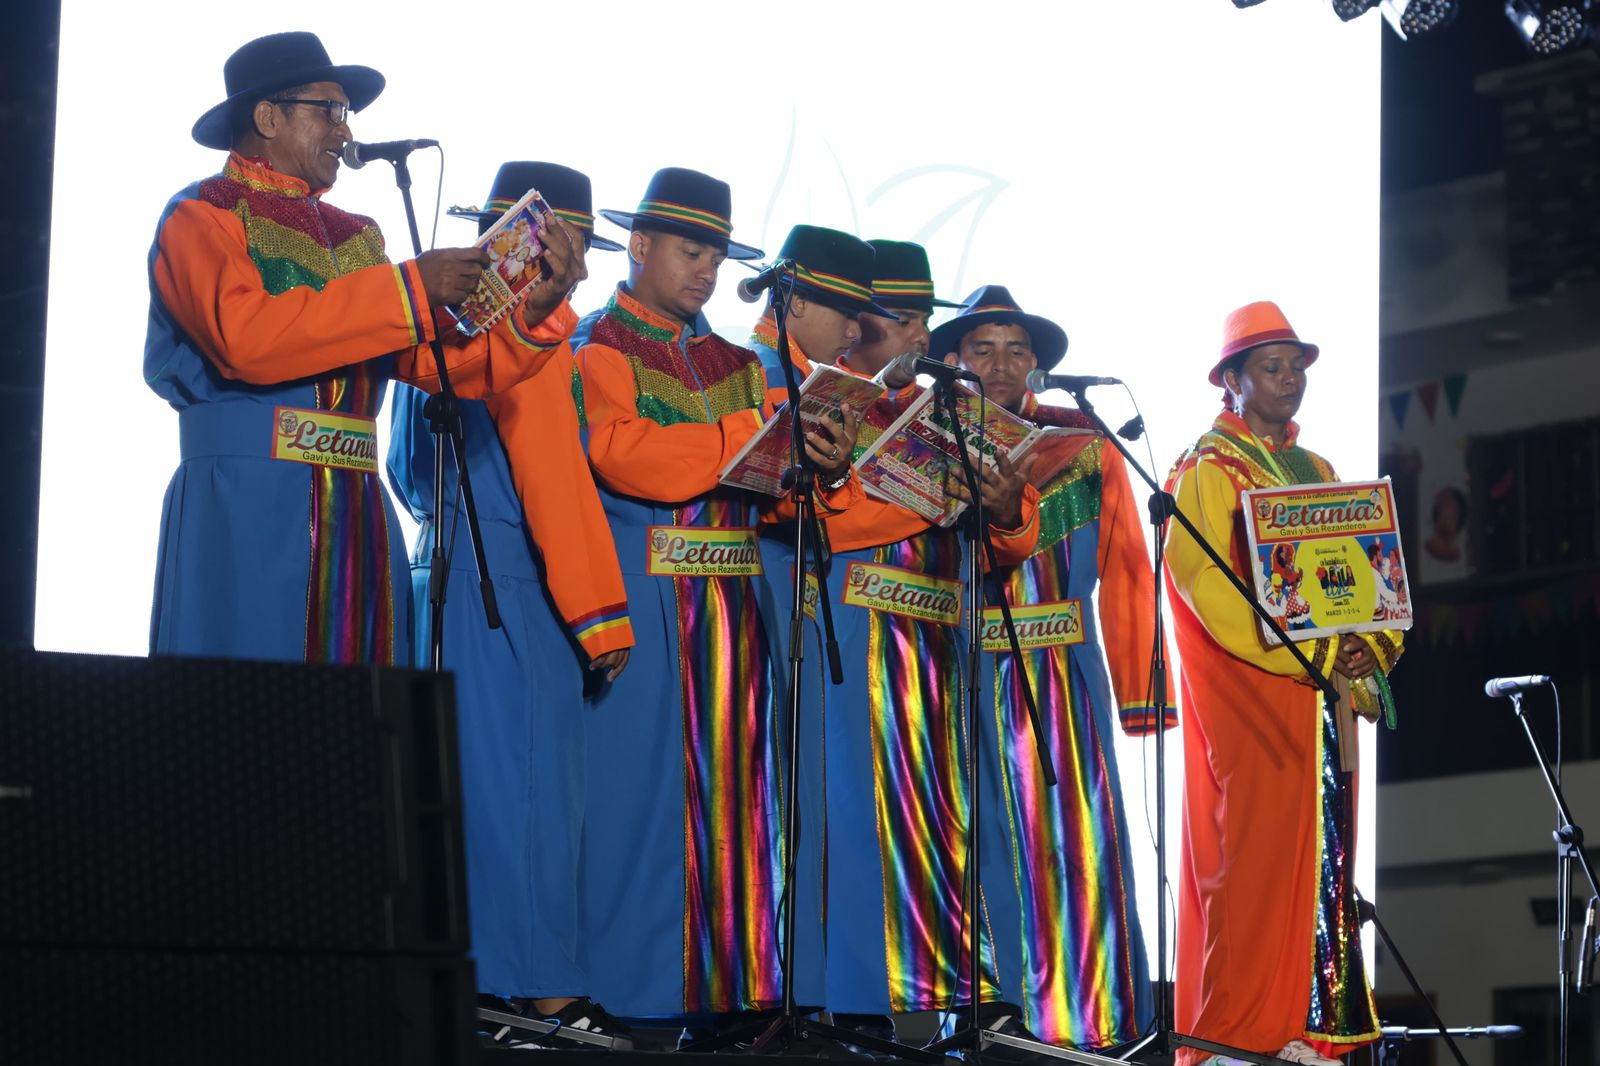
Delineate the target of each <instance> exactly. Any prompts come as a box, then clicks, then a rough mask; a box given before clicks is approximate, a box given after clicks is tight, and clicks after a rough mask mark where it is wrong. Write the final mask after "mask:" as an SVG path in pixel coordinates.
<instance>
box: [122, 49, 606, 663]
mask: <svg viewBox="0 0 1600 1066" xmlns="http://www.w3.org/2000/svg"><path fill="white" fill-rule="evenodd" d="M223 74H224V81H225V82H226V85H227V94H228V95H227V98H226V99H225V100H223V101H222V102H221V103H219V104H217V105H215V106H214V107H212V108H210V109H209V110H208V111H206V112H205V114H203V115H202V116H201V117H200V119H199V120H198V121H197V122H196V123H195V125H194V130H193V135H194V139H195V140H196V141H198V142H199V143H200V144H202V145H204V146H206V147H208V148H215V149H218V150H220V151H225V152H227V153H228V154H227V158H226V160H225V162H224V164H223V168H222V171H221V173H219V174H217V175H215V176H214V177H210V178H207V179H205V180H203V181H199V182H196V183H195V184H193V185H190V186H189V187H188V188H187V189H185V190H183V191H182V192H180V193H178V194H177V195H176V196H175V197H173V199H172V200H171V202H169V203H168V205H167V207H166V209H165V210H164V211H163V212H162V216H161V222H160V225H159V226H158V228H157V232H156V238H155V243H154V245H153V247H152V248H151V251H150V259H149V263H150V322H149V329H148V333H147V336H146V341H145V355H144V365H145V380H146V382H147V383H148V384H149V385H150V387H151V389H152V390H154V391H155V393H156V394H157V395H158V396H160V397H162V398H163V399H165V400H167V401H168V402H169V403H170V404H172V406H173V407H174V408H175V409H176V410H177V411H178V426H179V439H180V442H181V448H182V462H181V464H180V465H179V467H178V470H177V472H176V473H175V474H174V475H173V478H172V482H171V484H170V486H169V488H168V491H167V497H166V501H165V504H164V507H163V513H162V519H161V545H160V559H159V562H158V566H157V575H156V592H155V600H154V605H153V607H152V611H151V626H150V649H151V651H152V652H153V653H158V654H188V655H215V656H227V657H234V658H248V659H277V660H296V661H306V662H342V663H376V664H394V663H406V662H409V661H410V660H411V654H410V636H411V626H410V615H409V611H410V598H409V597H408V596H407V595H406V594H405V590H406V589H407V588H408V587H409V582H408V580H407V575H406V565H405V557H404V555H403V553H402V551H401V546H402V543H403V542H402V540H401V537H400V533H399V528H398V526H397V524H396V519H395V516H394V514H393V508H392V507H391V506H390V504H389V502H388V499H387V498H386V496H385V494H384V491H383V486H382V485H381V484H379V482H378V477H377V466H378V457H377V448H376V427H375V423H374V417H375V416H376V414H377V412H378V408H379V406H380V405H381V404H382V402H383V396H384V392H385V390H386V388H387V386H388V382H389V381H390V380H391V379H393V378H400V379H403V380H406V381H410V382H412V383H413V384H416V385H418V386H419V387H422V388H425V389H426V388H431V387H434V386H435V384H436V380H437V378H436V375H437V368H436V367H435V365H434V356H433V352H432V350H431V347H430V344H429V342H430V341H432V340H434V338H436V337H441V336H444V337H445V338H446V343H445V345H444V352H445V358H446V360H447V361H448V363H449V365H450V371H451V379H452V382H453V383H454V384H455V386H456V388H457V389H458V390H459V391H460V392H461V393H462V394H463V395H467V396H481V395H486V394H489V393H492V392H495V391H496V390H499V389H504V388H508V387H510V386H511V385H513V384H515V383H516V382H517V381H518V380H520V379H522V378H524V377H527V376H528V375H529V374H531V373H533V372H535V371H536V370H538V368H539V367H541V366H542V365H544V363H545V362H546V361H547V360H549V359H550V358H551V357H552V356H553V355H555V354H556V353H557V352H559V351H561V350H562V349H564V348H565V346H566V344H567V337H568V335H569V334H570V333H571V332H572V328H573V326H574V324H575V323H576V321H577V317H576V316H575V315H574V314H573V312H572V309H571V307H570V306H568V304H567V303H566V293H567V290H568V289H570V288H571V287H572V286H573V284H575V283H576V282H577V281H578V280H580V279H581V278H582V277H583V276H584V264H583V245H582V242H581V241H580V240H579V239H577V238H576V237H575V236H574V235H573V233H572V231H571V229H570V228H569V227H568V226H567V225H566V223H564V222H562V221H561V220H560V219H557V218H554V217H546V218H544V219H543V220H542V222H541V224H540V237H541V240H542V241H543V243H544V245H545V249H546V252H545V258H546V263H547V265H548V267H549V276H548V277H547V278H546V279H545V280H544V281H542V282H541V283H539V284H538V285H536V286H534V287H533V288H532V290H531V292H530V295H529V296H528V297H527V300H526V302H525V303H524V304H523V305H522V308H521V310H520V312H519V313H517V314H514V315H511V316H509V317H508V318H507V319H506V320H505V321H504V322H502V323H501V324H500V325H499V326H497V327H496V328H495V329H494V330H492V331H489V332H487V333H484V334H481V335H479V336H477V337H475V338H472V339H471V340H467V339H465V338H462V337H460V336H459V334H455V335H453V336H451V335H446V334H445V333H444V332H443V331H441V329H440V327H439V325H438V324H437V323H436V322H435V318H434V315H435V311H436V309H440V308H442V307H443V306H444V305H446V304H450V303H455V302H457V301H459V300H461V299H462V298H464V297H465V296H467V295H468V294H469V293H470V292H471V291H472V290H473V288H474V287H475V285H476V282H477V278H478V275H479V274H480V273H481V271H482V269H483V266H484V264H485V262H486V256H485V255H484V253H483V252H482V251H480V250H478V249H472V248H445V249H438V250H436V251H432V252H425V253H423V254H422V255H420V256H418V257H417V258H416V259H412V260H407V261H405V262H403V263H399V264H394V263H391V262H390V260H389V258H388V256H387V254H386V253H385V250H384V240H383V235H382V234H381V233H379V232H378V228H377V226H376V225H375V224H374V223H373V222H372V220H371V219H367V218H363V217H361V216H359V215H352V214H349V213H347V212H345V211H341V210H339V209H338V208H336V207H333V206H331V205H329V204H327V203H324V202H323V195H324V194H325V193H326V192H327V191H328V189H329V188H330V187H331V186H332V185H333V183H334V181H335V180H336V179H337V177H338V171H339V160H340V150H341V149H342V148H343V146H344V145H345V144H346V142H348V141H349V140H350V126H349V124H348V117H349V112H351V111H356V110H360V109H362V108H365V107H366V106H367V105H368V104H370V103H372V102H373V100H375V99H376V98H377V97H378V94H379V93H380V92H382V90H383V87H384V79H383V75H381V74H379V73H378V72H377V71H375V70H373V69H371V68H370V67H362V66H349V65H344V66H339V65H335V64H334V63H333V62H332V61H331V60H330V59H329V58H328V53H327V51H326V50H325V49H324V48H323V46H322V42H321V41H319V40H318V39H317V37H316V36H315V35H314V34H310V33H280V34H274V35H272V36H269V37H262V38H259V39H257V40H254V41H251V42H249V43H248V44H245V45H244V46H242V47H241V48H239V49H238V50H237V51H235V52H234V53H233V55H232V56H231V57H230V58H229V59H228V61H227V63H226V64H225V66H224V70H223ZM449 333H450V334H454V331H453V330H452V331H449Z"/></svg>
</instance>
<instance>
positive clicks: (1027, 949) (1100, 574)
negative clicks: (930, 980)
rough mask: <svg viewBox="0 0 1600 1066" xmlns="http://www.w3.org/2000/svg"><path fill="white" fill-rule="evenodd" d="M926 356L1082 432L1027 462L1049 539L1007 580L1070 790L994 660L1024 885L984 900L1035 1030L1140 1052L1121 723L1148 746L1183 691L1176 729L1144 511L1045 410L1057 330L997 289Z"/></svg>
mask: <svg viewBox="0 0 1600 1066" xmlns="http://www.w3.org/2000/svg"><path fill="white" fill-rule="evenodd" d="M929 350H930V352H931V353H932V354H933V355H934V356H935V357H942V358H944V359H945V360H946V361H948V362H957V363H959V364H960V365H961V366H962V367H963V368H964V369H966V370H969V371H971V372H972V373H974V374H977V375H978V377H979V378H980V379H981V380H982V382H983V385H984V388H985V390H986V391H987V393H988V396H989V398H990V399H991V400H993V401H994V402H995V403H997V404H1000V405H1001V406H1003V407H1005V408H1006V409H1007V410H1009V411H1011V412H1013V413H1014V414H1018V415H1020V416H1022V417H1023V418H1026V419H1028V420H1029V421H1031V422H1035V423H1037V424H1039V425H1041V426H1057V427H1066V428H1069V429H1077V430H1082V431H1083V432H1080V433H1069V434H1064V435H1062V436H1059V437H1058V438H1056V439H1055V440H1053V441H1050V442H1048V443H1046V444H1045V445H1044V446H1043V447H1042V448H1041V449H1040V450H1039V451H1038V452H1035V453H1033V454H1032V455H1030V456H1029V459H1033V460H1034V461H1035V462H1034V465H1033V466H1031V467H1030V470H1031V471H1032V472H1036V473H1037V475H1038V476H1036V477H1034V478H1033V479H1032V480H1033V483H1034V484H1035V486H1036V487H1037V489H1038V491H1039V495H1040V499H1041V505H1040V506H1041V511H1042V514H1043V516H1044V517H1043V521H1042V523H1041V529H1040V533H1039V540H1038V542H1037V544H1035V546H1034V550H1033V551H1032V552H1030V553H1029V555H1028V557H1027V558H1026V559H1024V560H1022V561H1021V562H1020V563H1018V564H1017V565H1014V566H1006V567H1003V568H1001V569H1000V570H999V571H998V574H997V577H998V579H999V581H1000V582H1001V583H1002V585H1003V587H1004V588H1005V590H1006V596H1007V598H1008V600H1009V601H1010V603H1011V608H1012V611H1013V612H1014V613H1015V615H1016V619H1017V622H1018V625H1019V626H1021V625H1023V624H1024V623H1028V624H1030V625H1032V626H1033V628H1034V631H1035V633H1037V634H1038V635H1037V636H1034V637H1032V638H1030V640H1029V641H1028V642H1027V643H1026V644H1025V645H1024V648H1025V649H1026V650H1025V651H1024V653H1023V660H1022V661H1023V664H1024V666H1025V669H1026V670H1027V676H1028V680H1029V682H1030V683H1031V685H1032V687H1033V692H1034V696H1035V698H1036V700H1037V706H1038V710H1039V723H1040V727H1041V728H1042V729H1043V730H1044V734H1045V735H1044V741H1045V743H1046V744H1048V745H1049V749H1050V751H1051V752H1053V753H1054V754H1053V756H1052V757H1053V758H1054V760H1055V769H1056V771H1057V776H1058V777H1059V779H1060V780H1059V784H1058V785H1057V786H1056V787H1054V788H1047V787H1045V784H1044V781H1043V777H1042V773H1043V771H1042V770H1041V769H1040V765H1039V761H1038V760H1037V759H1036V758H1035V757H1034V755H1033V751H1032V743H1031V741H1032V732H1031V727H1030V725H1029V724H1028V716H1027V707H1026V705H1025V703H1024V697H1023V694H1022V688H1021V681H1020V679H1019V675H1018V672H1017V668H1016V664H1015V663H1014V662H1010V661H1008V660H1007V658H1006V657H1005V656H993V657H985V661H986V663H987V664H988V665H986V666H985V672H986V673H987V675H988V676H987V677H986V678H985V690H986V691H988V690H990V689H992V690H993V691H994V694H995V695H994V707H995V710H996V714H997V715H998V718H999V721H1000V727H1001V729H1002V730H1003V732H1004V733H1005V735H1006V736H1007V737H1008V740H1007V742H1006V744H1004V745H1003V746H1002V747H1003V754H1004V764H1003V770H1002V771H1001V772H1002V773H1003V774H1004V778H1003V780H1004V782H1005V788H1004V789H1003V790H1002V796H1003V801H1002V802H1003V808H1002V810H1003V817H1002V818H1001V819H1000V823H999V824H1000V825H1001V826H1002V827H1003V828H1002V832H1003V833H1004V836H1003V838H1002V839H1003V840H1004V841H1005V843H1006V844H1008V845H1009V847H1007V848H1004V849H1001V848H996V849H994V850H996V851H1000V850H1005V851H1008V852H1009V853H1010V854H1012V855H1013V856H1014V863H1013V866H1014V868H1015V869H1016V870H1017V871H1019V872H1020V876H1016V877H1002V878H998V879H992V880H990V881H989V882H988V883H986V884H985V886H984V888H985V898H986V900H987V901H988V903H989V906H990V907H991V908H993V911H994V914H995V916H996V921H995V923H994V936H995V940H996V954H997V956H998V957H1000V958H1002V959H1012V960H1016V964H1015V966H1013V967H1012V968H1011V971H1010V974H1008V981H1007V988H1006V993H1007V995H1009V996H1012V997H1015V999H1016V1001H1017V1003H1018V1004H1019V1005H1020V1006H1021V1008H1022V1013H1021V1016H1022V1017H1025V1018H1026V1019H1027V1022H1028V1026H1029V1028H1031V1029H1032V1030H1033V1032H1035V1033H1037V1034H1038V1036H1039V1037H1040V1038H1041V1039H1043V1040H1045V1041H1046V1042H1048V1043H1051V1044H1060V1045H1068V1046H1076V1047H1085V1048H1106V1047H1110V1046H1112V1045H1116V1044H1122V1043H1126V1042H1129V1041H1132V1040H1134V1039H1136V1038H1137V1037H1138V1035H1139V1034H1140V1033H1141V1032H1143V1031H1144V1027H1145V1026H1146V1025H1147V1024H1148V1023H1149V1021H1150V1018H1151V1014H1152V1010H1153V1008H1152V1006H1151V998H1150V982H1149V974H1148V972H1147V968H1146V961H1145V951H1144V939H1143V932H1142V930H1141V928H1140V925H1139V915H1138V913H1137V910H1136V908H1135V907H1134V900H1135V898H1136V893H1135V884H1134V876H1133V863H1132V862H1130V861H1129V855H1130V840H1129V837H1128V825H1127V817H1126V812H1125V811H1124V809H1123V802H1122V790H1121V787H1120V785H1119V784H1118V767H1117V753H1116V747H1115V744H1114V738H1115V735H1116V731H1117V727H1118V726H1120V727H1121V729H1122V731H1123V732H1125V733H1128V734H1131V735H1134V736H1139V735H1144V734H1147V733H1150V732H1152V731H1154V730H1155V729H1156V728H1157V726H1158V725H1160V726H1161V727H1163V728H1170V727H1171V726H1173V725H1175V724H1176V723H1177V719H1176V717H1175V716H1174V715H1173V714H1172V712H1171V710H1170V708H1171V707H1172V698H1171V695H1170V692H1169V694H1168V695H1167V700H1166V706H1167V708H1168V712H1167V716H1166V718H1165V720H1164V721H1163V722H1160V723H1158V722H1157V720H1156V715H1155V713H1154V711H1153V708H1152V706H1151V704H1152V700H1151V695H1152V691H1151V686H1150V670H1149V666H1150V648H1151V645H1152V644H1153V643H1154V640H1155V615H1154V610H1153V604H1154V602H1155V600H1154V596H1153V591H1152V582H1153V577H1152V574H1151V569H1150V557H1149V554H1148V552H1147V551H1146V548H1145V538H1144V525H1143V515H1142V513H1141V509H1140V507H1139V505H1138V502H1137V500H1136V497H1135V496H1134V492H1133V486H1132V484H1131V483H1130V481H1129V479H1128V472H1127V469H1126V468H1125V467H1124V465H1123V460H1122V456H1121V454H1120V453H1119V452H1118V451H1117V450H1116V449H1115V448H1113V447H1111V446H1110V445H1109V444H1107V443H1106V442H1105V441H1104V440H1103V439H1102V438H1101V437H1099V436H1098V435H1097V434H1095V433H1093V432H1089V430H1091V429H1092V423H1090V421H1089V420H1088V419H1087V418H1086V417H1085V416H1084V415H1083V414H1082V413H1081V412H1079V411H1077V410H1076V409H1074V408H1070V407H1058V406H1053V405H1050V404H1043V403H1040V402H1039V399H1038V397H1036V396H1035V395H1034V394H1033V393H1032V392H1031V391H1029V389H1028V387H1027V376H1028V373H1029V371H1031V370H1033V369H1034V368H1035V367H1036V366H1042V367H1045V368H1047V369H1051V370H1054V369H1055V368H1056V365H1057V364H1058V363H1059V362H1060V361H1061V359H1062V357H1063V356H1064V355H1065V354H1066V351H1067V334H1066V332H1065V331H1064V330H1063V329H1062V328H1061V327H1060V326H1058V325H1057V324H1056V323H1055V322H1053V321H1051V320H1050V319H1048V318H1046V317H1044V316H1042V315H1036V314H1029V313H1028V312H1025V311H1024V310H1023V309H1022V308H1021V307H1020V306H1019V305H1018V304H1017V301H1016V300H1015V299H1014V298H1013V297H1012V295H1011V292H1010V290H1009V289H1007V288H1005V287H1004V286H1001V285H985V286H982V287H981V288H979V289H977V290H976V291H974V292H973V293H972V294H971V295H970V296H968V297H967V302H966V305H965V306H964V307H963V308H962V309H961V313H960V314H958V315H956V316H955V317H953V318H950V319H948V320H947V321H945V322H944V323H943V324H941V325H940V326H939V328H938V329H936V330H934V331H933V336H932V339H931V340H930V342H929ZM1024 462H1028V460H1024ZM1097 621H1098V625H1097V624H1096V622H1097ZM1085 842H1088V846H1084V843H1085ZM1090 886H1092V888H1091V887H1090Z"/></svg>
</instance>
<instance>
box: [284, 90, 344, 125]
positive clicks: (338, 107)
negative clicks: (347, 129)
mask: <svg viewBox="0 0 1600 1066" xmlns="http://www.w3.org/2000/svg"><path fill="white" fill-rule="evenodd" d="M267 103H269V104H279V105H283V104H310V105H312V106H314V107H320V108H322V110H323V113H324V114H326V115H327V116H328V122H329V123H330V124H332V125H335V126H337V125H339V124H340V123H342V122H343V121H344V120H345V119H347V118H349V117H350V105H349V104H347V103H345V102H344V101H342V100H303V99H299V98H294V97H290V98H285V99H281V100H268V101H267Z"/></svg>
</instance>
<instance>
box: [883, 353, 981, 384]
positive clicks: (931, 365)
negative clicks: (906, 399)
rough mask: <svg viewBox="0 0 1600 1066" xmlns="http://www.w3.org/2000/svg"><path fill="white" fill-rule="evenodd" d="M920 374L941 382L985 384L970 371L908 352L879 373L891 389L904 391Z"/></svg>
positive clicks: (895, 358) (940, 360)
mask: <svg viewBox="0 0 1600 1066" xmlns="http://www.w3.org/2000/svg"><path fill="white" fill-rule="evenodd" d="M918 374H927V375H928V376H929V377H934V378H938V379H939V380H940V381H976V382H978V383H979V384H982V383H983V379H982V378H980V377H978V375H976V374H974V373H973V372H972V371H970V370H962V369H961V368H960V367H959V366H955V365H952V364H950V363H947V362H945V361H944V360H943V359H930V358H928V357H927V356H925V355H918V354H917V353H916V352H906V353H904V354H903V355H897V356H895V357H894V359H893V360H891V361H890V362H889V365H887V366H885V367H884V368H883V369H882V370H880V371H878V380H879V381H880V382H881V383H883V384H885V385H887V386H889V387H890V388H891V389H903V388H905V387H906V386H907V385H909V384H911V383H912V382H913V381H915V380H917V375H918Z"/></svg>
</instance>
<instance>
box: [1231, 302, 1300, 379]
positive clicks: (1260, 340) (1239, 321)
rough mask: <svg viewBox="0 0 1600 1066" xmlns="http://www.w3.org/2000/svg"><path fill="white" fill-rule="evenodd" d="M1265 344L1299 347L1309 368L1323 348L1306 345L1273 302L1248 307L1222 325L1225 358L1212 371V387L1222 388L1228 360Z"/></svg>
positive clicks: (1244, 307) (1234, 314) (1245, 306)
mask: <svg viewBox="0 0 1600 1066" xmlns="http://www.w3.org/2000/svg"><path fill="white" fill-rule="evenodd" d="M1263 344H1298V345H1299V346H1300V348H1301V349H1302V350H1303V351H1304V352H1305V353H1306V365H1307V366H1310V365H1311V364H1312V363H1315V362H1316V361H1317V353H1318V352H1319V351H1320V349H1319V348H1318V347H1317V346H1316V345H1315V344H1307V343H1306V342H1305V341H1303V340H1301V339H1300V337H1299V335H1298V334H1296V333H1295V331H1294V327H1293V326H1291V325H1289V320H1288V319H1287V318H1285V317H1284V315H1283V312H1282V311H1281V310H1279V308H1278V305H1277V304H1275V303H1273V302H1272V301H1271V300H1261V301H1258V302H1256V303H1253V304H1245V305H1244V306H1243V307H1241V308H1239V310H1237V311H1235V312H1233V313H1232V314H1230V315H1229V316H1228V320H1227V321H1226V322H1224V323H1223V325H1222V355H1221V357H1220V358H1218V359H1217V365H1216V366H1214V367H1212V368H1211V376H1210V379H1209V380H1210V381H1211V384H1213V385H1215V386H1217V387H1218V388H1221V387H1222V367H1223V364H1225V363H1227V361H1228V360H1229V359H1232V358H1233V357H1234V356H1236V355H1239V354H1240V353H1242V352H1248V351H1249V350H1250V349H1251V348H1259V347H1261V346H1262V345H1263Z"/></svg>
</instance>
